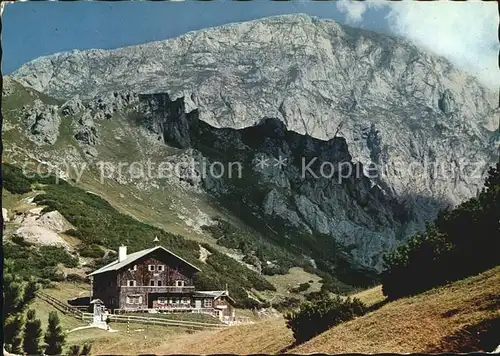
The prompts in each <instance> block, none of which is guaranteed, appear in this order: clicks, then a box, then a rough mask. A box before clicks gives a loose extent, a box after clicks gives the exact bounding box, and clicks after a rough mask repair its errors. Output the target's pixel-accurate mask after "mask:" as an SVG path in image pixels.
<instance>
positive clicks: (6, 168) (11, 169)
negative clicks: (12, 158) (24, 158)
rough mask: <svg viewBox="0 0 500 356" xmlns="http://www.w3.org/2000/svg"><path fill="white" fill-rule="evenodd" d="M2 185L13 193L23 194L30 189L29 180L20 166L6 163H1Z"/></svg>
mask: <svg viewBox="0 0 500 356" xmlns="http://www.w3.org/2000/svg"><path fill="white" fill-rule="evenodd" d="M2 183H3V187H4V188H5V189H6V190H8V191H9V192H11V193H13V194H24V193H27V192H30V191H31V180H30V179H29V178H27V177H26V176H25V175H24V174H23V171H22V169H21V168H19V167H16V166H13V165H11V164H8V163H2Z"/></svg>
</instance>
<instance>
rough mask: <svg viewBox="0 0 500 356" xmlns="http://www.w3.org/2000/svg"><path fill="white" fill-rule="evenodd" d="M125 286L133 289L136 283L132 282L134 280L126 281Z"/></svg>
mask: <svg viewBox="0 0 500 356" xmlns="http://www.w3.org/2000/svg"><path fill="white" fill-rule="evenodd" d="M127 286H129V287H135V286H136V283H135V281H134V280H128V281H127Z"/></svg>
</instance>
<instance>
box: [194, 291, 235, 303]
mask: <svg viewBox="0 0 500 356" xmlns="http://www.w3.org/2000/svg"><path fill="white" fill-rule="evenodd" d="M194 295H195V296H198V297H211V298H214V299H217V298H220V297H228V298H229V299H231V301H233V302H234V299H233V298H231V297H230V296H229V293H228V292H227V291H225V290H215V291H199V292H195V294H194Z"/></svg>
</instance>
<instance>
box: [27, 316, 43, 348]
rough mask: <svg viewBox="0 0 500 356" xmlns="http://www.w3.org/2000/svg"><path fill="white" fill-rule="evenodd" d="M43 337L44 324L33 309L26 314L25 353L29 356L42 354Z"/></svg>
mask: <svg viewBox="0 0 500 356" xmlns="http://www.w3.org/2000/svg"><path fill="white" fill-rule="evenodd" d="M41 337H42V323H41V321H40V319H37V317H36V312H35V310H33V309H30V310H28V313H27V314H26V323H25V325H24V338H23V351H24V352H25V353H26V354H28V355H39V354H41V351H42V350H41V348H40V338H41Z"/></svg>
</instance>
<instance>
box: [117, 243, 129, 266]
mask: <svg viewBox="0 0 500 356" xmlns="http://www.w3.org/2000/svg"><path fill="white" fill-rule="evenodd" d="M126 258H127V246H123V245H122V246H120V247H119V249H118V262H122V261H125V259H126Z"/></svg>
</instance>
